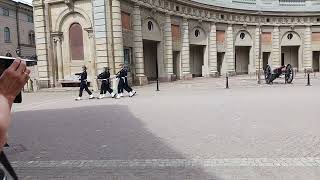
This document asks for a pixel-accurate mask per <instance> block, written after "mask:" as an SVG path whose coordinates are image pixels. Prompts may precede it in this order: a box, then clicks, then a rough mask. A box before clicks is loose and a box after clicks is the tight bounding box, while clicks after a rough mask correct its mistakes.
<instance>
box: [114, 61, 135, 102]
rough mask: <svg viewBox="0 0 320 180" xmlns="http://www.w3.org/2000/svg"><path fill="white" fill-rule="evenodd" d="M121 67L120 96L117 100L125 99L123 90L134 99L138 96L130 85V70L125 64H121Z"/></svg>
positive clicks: (118, 74) (118, 95)
mask: <svg viewBox="0 0 320 180" xmlns="http://www.w3.org/2000/svg"><path fill="white" fill-rule="evenodd" d="M120 66H121V70H120V71H119V72H118V73H117V78H118V79H119V84H118V94H117V96H116V98H117V99H119V98H120V97H123V89H125V90H126V91H127V92H128V93H129V97H133V96H134V95H135V94H136V92H135V91H134V90H133V89H132V88H131V87H130V86H129V84H128V78H127V76H128V68H127V66H125V65H124V64H121V65H120Z"/></svg>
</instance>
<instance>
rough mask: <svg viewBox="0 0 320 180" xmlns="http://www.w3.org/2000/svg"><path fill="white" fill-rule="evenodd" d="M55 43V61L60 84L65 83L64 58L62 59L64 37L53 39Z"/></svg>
mask: <svg viewBox="0 0 320 180" xmlns="http://www.w3.org/2000/svg"><path fill="white" fill-rule="evenodd" d="M53 41H54V43H55V60H56V62H57V63H56V64H57V71H58V73H57V75H58V77H57V80H58V82H59V83H61V81H63V79H64V74H63V57H62V46H61V43H62V35H60V36H55V37H53Z"/></svg>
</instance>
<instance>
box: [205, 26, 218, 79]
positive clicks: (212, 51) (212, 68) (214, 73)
mask: <svg viewBox="0 0 320 180" xmlns="http://www.w3.org/2000/svg"><path fill="white" fill-rule="evenodd" d="M208 44H209V75H210V76H211V77H218V76H219V74H218V70H217V66H218V62H217V28H216V24H215V23H212V24H211V29H210V34H209V43H208Z"/></svg>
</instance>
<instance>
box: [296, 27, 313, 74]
mask: <svg viewBox="0 0 320 180" xmlns="http://www.w3.org/2000/svg"><path fill="white" fill-rule="evenodd" d="M311 33H312V32H311V26H309V25H308V26H306V29H305V33H304V49H303V62H302V63H300V62H299V70H300V71H301V70H302V69H301V68H302V67H303V68H305V69H307V70H310V69H311V68H312V49H311V41H312V39H311Z"/></svg>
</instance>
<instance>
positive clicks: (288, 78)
mask: <svg viewBox="0 0 320 180" xmlns="http://www.w3.org/2000/svg"><path fill="white" fill-rule="evenodd" d="M285 81H286V83H288V84H290V83H292V81H293V68H292V66H291V64H288V65H287V67H286V75H285Z"/></svg>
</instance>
